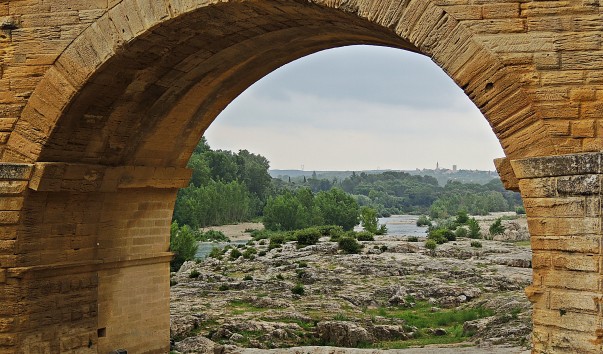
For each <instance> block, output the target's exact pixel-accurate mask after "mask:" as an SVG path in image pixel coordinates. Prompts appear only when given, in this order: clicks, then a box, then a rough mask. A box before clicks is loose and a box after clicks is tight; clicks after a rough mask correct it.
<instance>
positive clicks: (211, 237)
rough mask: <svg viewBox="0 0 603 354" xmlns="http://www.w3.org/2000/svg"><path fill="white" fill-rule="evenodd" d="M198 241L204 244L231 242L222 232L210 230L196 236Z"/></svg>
mask: <svg viewBox="0 0 603 354" xmlns="http://www.w3.org/2000/svg"><path fill="white" fill-rule="evenodd" d="M195 238H196V239H197V241H202V242H230V239H229V238H228V237H226V235H224V233H223V232H222V231H217V230H209V231H207V232H205V233H203V232H199V233H197V234H196V235H195Z"/></svg>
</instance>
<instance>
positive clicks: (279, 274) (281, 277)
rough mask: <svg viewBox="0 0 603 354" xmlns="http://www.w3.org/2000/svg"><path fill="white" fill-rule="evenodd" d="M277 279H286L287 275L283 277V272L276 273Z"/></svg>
mask: <svg viewBox="0 0 603 354" xmlns="http://www.w3.org/2000/svg"><path fill="white" fill-rule="evenodd" d="M276 279H278V280H285V277H283V275H282V274H281V273H278V274H277V275H276Z"/></svg>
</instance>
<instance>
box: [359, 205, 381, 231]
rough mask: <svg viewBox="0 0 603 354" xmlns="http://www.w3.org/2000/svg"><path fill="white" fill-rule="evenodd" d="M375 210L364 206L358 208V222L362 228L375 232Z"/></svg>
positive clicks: (376, 224) (376, 220) (376, 225)
mask: <svg viewBox="0 0 603 354" xmlns="http://www.w3.org/2000/svg"><path fill="white" fill-rule="evenodd" d="M378 220H379V219H378V218H377V210H375V209H373V208H370V207H367V206H364V207H362V208H360V222H361V223H362V227H363V228H364V230H366V231H368V232H370V233H372V234H375V233H377V229H378V227H379V225H378Z"/></svg>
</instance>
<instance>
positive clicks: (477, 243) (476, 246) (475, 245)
mask: <svg viewBox="0 0 603 354" xmlns="http://www.w3.org/2000/svg"><path fill="white" fill-rule="evenodd" d="M471 247H475V248H481V247H482V243H481V242H479V241H471Z"/></svg>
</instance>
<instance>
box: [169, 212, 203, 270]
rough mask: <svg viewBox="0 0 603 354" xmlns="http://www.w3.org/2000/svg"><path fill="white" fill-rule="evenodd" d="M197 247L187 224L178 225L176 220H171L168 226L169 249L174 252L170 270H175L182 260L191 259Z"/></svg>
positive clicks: (178, 267)
mask: <svg viewBox="0 0 603 354" xmlns="http://www.w3.org/2000/svg"><path fill="white" fill-rule="evenodd" d="M197 248H198V245H197V241H196V240H195V236H194V233H193V231H192V230H191V228H190V227H189V226H188V225H184V226H183V227H179V226H178V223H177V222H173V223H172V225H171V227H170V250H171V251H172V252H174V258H173V259H172V261H171V262H170V267H171V269H172V271H174V272H175V271H177V270H178V269H180V266H182V264H183V263H184V262H186V261H190V260H192V259H193V258H194V257H195V254H196V253H197Z"/></svg>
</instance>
